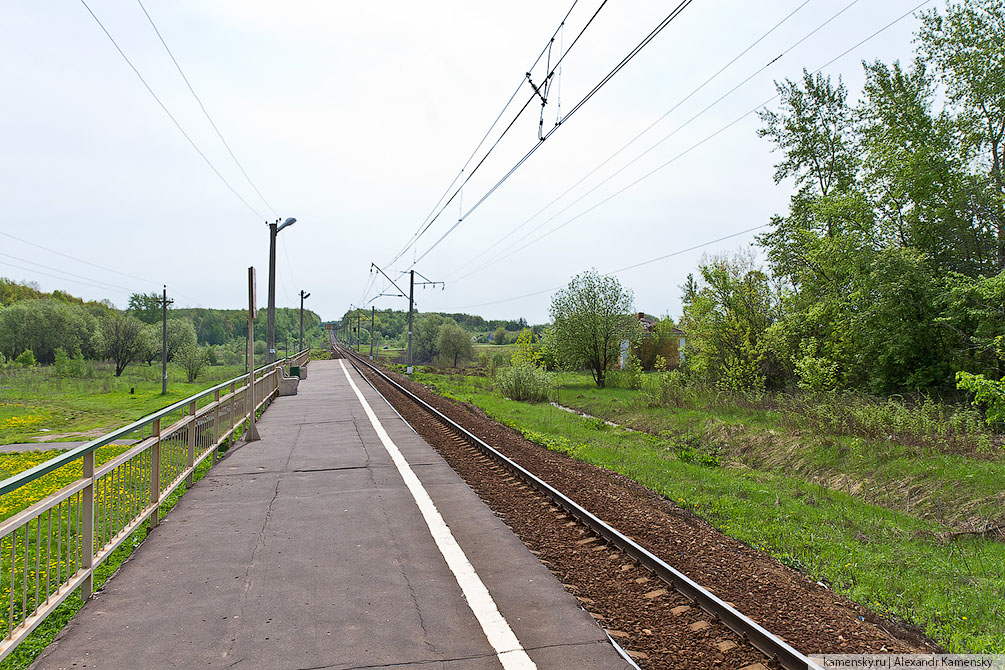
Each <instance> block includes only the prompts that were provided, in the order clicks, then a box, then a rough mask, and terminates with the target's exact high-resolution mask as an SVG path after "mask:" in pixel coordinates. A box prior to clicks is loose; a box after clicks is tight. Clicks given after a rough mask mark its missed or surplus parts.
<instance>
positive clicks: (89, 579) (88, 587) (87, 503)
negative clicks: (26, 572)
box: [26, 451, 94, 600]
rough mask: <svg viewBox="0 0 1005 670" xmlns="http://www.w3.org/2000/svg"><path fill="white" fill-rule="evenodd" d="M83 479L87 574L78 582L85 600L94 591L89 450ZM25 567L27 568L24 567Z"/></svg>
mask: <svg viewBox="0 0 1005 670" xmlns="http://www.w3.org/2000/svg"><path fill="white" fill-rule="evenodd" d="M83 468H84V479H90V482H89V483H88V484H87V487H86V488H85V489H84V490H83V491H82V492H81V493H82V495H81V498H80V504H81V506H82V507H83V509H82V510H81V518H82V521H83V524H84V527H83V529H82V531H83V532H82V536H81V539H80V548H81V552H80V553H81V554H82V557H83V565H82V566H81V567H83V568H84V570H87V576H86V577H85V578H84V581H83V582H82V583H81V584H80V598H81V600H87V599H88V598H90V597H91V594H92V593H94V573H93V572H92V570H91V567H92V566H93V565H94V452H93V451H89V452H87V453H86V454H84V464H83ZM26 569H27V568H26Z"/></svg>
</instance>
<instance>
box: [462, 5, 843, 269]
mask: <svg viewBox="0 0 1005 670" xmlns="http://www.w3.org/2000/svg"><path fill="white" fill-rule="evenodd" d="M855 1H856V2H857V1H858V0H855ZM810 2H812V0H804V1H803V2H802V3H801V4H800V5H799V6H798V7H796V8H795V9H793V10H792V11H791V12H789V13H788V14H787V15H786V16H785V17H784V18H782V19H781V20H780V21H778V23H776V24H775V25H774V26H772V27H771V29H769V30H768V31H767V32H765V33H764V34H762V35H761V36H760V37H758V38H757V39H756V40H754V41H753V42H751V43H750V45H748V46H747V48H746V49H744V50H743V51H741V52H740V53H738V54H737V55H736V56H734V57H733V58H732V59H731V60H730V61H729V62H728V63H726V64H725V65H723V66H722V67H721V68H719V70H718V71H717V72H716V73H715V74H713V75H712V76H710V77H708V78H707V79H706V80H705V81H703V82H702V83H701V84H700V85H699V86H698V87H697V88H695V89H694V90H692V91H691V92H690V93H688V94H687V95H686V96H684V97H683V98H681V99H680V100H679V101H677V103H675V104H674V106H673V107H671V108H670V109H668V110H667V111H666V112H664V113H663V114H662V115H661V116H660V117H659V118H658V119H656V120H655V121H653V122H652V123H650V124H649V125H648V126H646V127H645V128H644V129H643V130H642V131H641V132H639V133H638V134H636V135H635V136H634V137H633V138H632V139H630V140H628V142H626V143H625V144H623V145H622V146H621V148H620V149H618V150H617V151H615V152H614V153H612V154H611V155H610V156H608V157H607V158H606V159H604V160H603V161H602V162H601V163H600V164H599V165H597V166H596V167H595V168H593V169H592V170H590V171H589V172H588V173H587V174H585V175H584V176H583V177H581V178H580V179H579V180H578V181H576V183H574V184H573V185H572V186H570V187H568V188H567V189H565V190H564V191H562V193H560V194H559V195H558V196H557V197H555V198H554V199H553V200H552V201H551V202H549V203H548V204H547V205H545V206H544V207H542V208H541V209H539V210H538V211H536V212H535V213H534V214H532V215H531V216H529V217H528V218H527V219H526V220H524V221H523V223H521V224H520V225H519V226H517V227H516V228H514V229H512V230H510V231H509V232H508V233H506V234H505V235H503V236H502V237H501V238H499V239H498V240H496V241H495V242H493V243H492V244H490V245H489V246H488V247H486V248H485V249H484V250H482V251H481V252H479V253H478V254H475V255H474V256H472V257H471V258H469V259H468V260H467V261H465V262H464V263H463V264H461V265H460V266H458V267H457V268H456V269H455V270H454V273H456V272H459V271H460V270H462V269H463V268H465V267H467V266H468V265H470V264H471V263H473V262H474V261H476V260H478V259H479V258H481V257H482V256H484V255H485V254H487V253H488V252H490V251H491V250H492V249H494V248H495V247H497V246H499V245H500V244H502V243H503V242H504V241H505V240H507V239H509V238H510V237H511V236H513V235H514V234H516V233H517V232H518V231H520V230H521V229H522V228H523V227H524V226H526V225H527V224H528V223H530V222H531V221H533V220H534V219H536V218H537V217H538V216H540V215H541V214H543V213H544V212H545V211H547V209H548V208H549V207H551V206H552V205H554V204H555V203H556V202H558V201H559V200H561V199H562V198H564V197H565V196H566V195H568V194H569V193H571V192H572V191H573V190H574V189H575V188H577V187H578V186H579V185H580V184H582V183H583V182H585V181H586V180H587V179H589V178H590V177H592V176H593V175H595V174H596V173H597V172H598V171H599V170H600V169H602V168H603V167H604V166H606V165H607V164H608V163H610V162H611V161H612V160H614V158H616V157H617V156H618V155H620V154H621V153H622V152H623V151H625V150H626V149H627V148H628V147H630V146H631V145H633V144H635V142H637V141H638V140H639V139H641V138H642V137H643V136H644V135H645V134H646V133H648V132H649V131H650V130H652V129H653V128H655V127H656V126H657V125H658V124H659V123H660V122H662V121H663V120H664V119H666V118H667V117H668V116H670V114H672V113H673V112H675V111H676V110H677V109H678V108H679V107H680V106H681V105H683V104H684V103H685V102H687V101H688V100H690V99H691V98H692V97H694V96H695V95H696V94H697V93H698V92H700V91H701V90H702V89H704V88H705V87H706V86H708V85H709V84H710V83H712V82H713V81H714V80H715V79H717V78H718V77H719V75H721V74H722V73H723V72H725V71H726V70H727V69H729V68H730V67H731V66H732V65H733V64H734V63H736V62H737V61H738V60H740V59H741V58H743V56H745V55H746V54H747V53H748V52H750V50H751V49H753V48H754V47H756V46H757V45H758V44H760V43H761V42H762V41H764V40H765V39H766V38H767V37H768V36H769V35H771V33H773V32H775V31H776V30H777V29H778V28H780V27H781V26H782V25H783V24H784V23H786V22H787V21H788V20H789V19H791V18H792V17H793V16H795V14H796V13H797V12H799V10H801V9H802V8H803V7H805V6H806V5H808V4H809V3H810ZM852 4H854V3H852ZM849 7H850V5H849ZM845 9H847V7H846V8H845ZM841 11H842V12H843V11H844V10H841ZM839 13H840V12H839ZM836 16H837V15H835V17H836ZM835 17H831V19H828V22H829V21H830V20H833V18H835ZM824 25H826V23H825V24H824ZM822 27H823V25H821V26H820V27H818V28H817V30H820V28H822ZM817 30H814V31H813V33H815V32H817ZM813 33H810V35H812V34H813ZM810 35H807V37H804V38H803V40H805V39H807V38H808V37H809V36H810ZM803 40H800V42H802V41H803ZM797 45H798V43H797ZM797 45H793V46H792V47H790V49H789V50H791V49H792V48H795V46H797ZM783 55H784V52H783ZM780 57H781V56H778V57H777V58H775V59H774V60H775V61H777V60H778V58H780ZM772 62H774V61H772ZM765 67H767V66H765ZM761 69H762V70H763V69H764V68H761ZM760 71H761V70H758V72H760ZM751 76H753V75H751ZM744 83H746V82H744ZM734 90H735V89H734ZM678 130H679V129H678ZM675 132H676V131H675ZM665 139H666V138H664V140H665ZM662 141H663V140H660V142H662ZM658 144H659V143H657V145H658ZM657 145H654V146H653V147H652V148H655V146H657ZM650 150H651V149H650ZM647 153H648V151H647ZM642 155H645V154H642ZM638 158H641V155H640V156H639V157H638ZM638 158H636V159H635V160H638ZM633 162H634V161H633ZM628 165H631V163H628V164H626V165H625V166H624V167H628ZM624 167H622V168H621V169H622V170H623V169H624ZM619 172H620V170H619ZM616 174H617V173H615V175H616ZM613 176H614V175H611V177H613ZM611 177H608V179H610V178H611ZM606 181H607V180H605V181H604V182H601V183H600V184H598V185H597V186H600V185H602V184H603V183H605V182H606ZM595 188H596V187H594V189H591V191H588V192H587V193H585V194H583V196H581V197H580V198H578V199H577V200H575V201H573V202H572V203H570V204H569V205H568V206H566V207H564V208H563V209H562V210H560V211H558V212H556V213H555V214H554V215H553V216H551V217H549V218H548V219H547V220H546V221H544V222H542V224H541V225H544V224H546V223H548V222H549V221H552V220H553V219H555V218H556V217H558V216H560V215H561V214H562V213H563V212H565V211H567V210H568V209H569V208H570V207H572V206H573V205H575V204H576V203H577V202H579V201H580V200H582V198H583V197H586V195H589V193H591V192H592V190H595ZM536 229H537V228H534V229H532V231H531V232H533V230H536ZM523 239H526V235H525V236H524V237H521V238H520V239H519V240H517V242H516V243H519V242H520V240H523ZM511 248H512V246H510V247H507V248H506V249H504V250H503V251H504V252H505V251H508V250H509V249H511ZM489 262H490V263H491V262H492V261H489ZM451 274H453V273H451ZM469 274H473V273H469ZM467 276H469V275H464V277H467ZM464 277H461V279H463V278H464Z"/></svg>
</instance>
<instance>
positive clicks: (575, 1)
mask: <svg viewBox="0 0 1005 670" xmlns="http://www.w3.org/2000/svg"><path fill="white" fill-rule="evenodd" d="M578 3H579V0H573V3H572V6H571V7H569V11H567V12H566V13H565V17H564V18H563V19H562V21H561V23H559V24H558V28H556V29H555V32H554V33H553V34H552V36H551V39H550V40H549V41H548V44H547V45H545V47H544V48H543V49H541V52H540V53H539V54H538V55H537V58H535V59H534V63H533V64H532V65H531V66H530V67H529V68H528V72H530V71H533V70H534V68H535V67H537V64H538V63H539V62H540V61H541V58H542V57H543V56H544V54H545V53H546V52H547V51H548V50H549V48H550V46H551V44H552V43H553V42H554V41H555V36H556V35H558V33H559V31H560V30H562V28H563V27H564V26H565V22H566V21H568V20H569V16H570V15H571V14H572V10H574V9H575V8H576V5H577V4H578ZM601 6H603V5H601ZM598 11H599V10H598ZM525 82H526V79H525V78H524V77H520V82H519V83H518V84H517V87H516V89H515V90H514V91H513V94H512V95H510V97H509V100H507V101H506V104H505V105H503V108H502V109H501V110H499V114H498V115H496V118H495V120H494V121H492V125H490V126H489V128H488V130H486V131H485V135H483V136H482V139H481V141H479V142H478V145H477V146H476V147H475V148H474V151H472V152H471V155H470V156H468V159H467V160H466V161H465V162H464V165H463V166H462V167H461V169H460V171H459V172H458V173H457V175H456V176H455V177H454V178H453V180H452V181H451V182H450V184H449V185H448V186H447V188H446V190H445V191H444V192H443V195H441V196H440V197H439V199H438V200H437V201H436V204H435V205H433V208H432V209H431V210H430V211H429V214H427V215H426V218H425V219H423V221H422V223H421V224H419V227H418V228H417V229H416V231H415V232H414V233H412V237H411V238H409V240H408V242H406V243H405V246H404V248H402V250H401V251H399V252H398V254H397V255H396V256H395V257H394V258H393V259H391V261H390V262H389V263H387V265H388V266H390V265H393V264H394V263H395V262H396V261H397V260H398V259H399V258H401V256H402V255H403V254H404V253H405V252H406V251H408V249H409V248H410V247H411V245H412V243H413V242H415V241H417V240H418V236H420V235H421V232H424V230H425V228H424V227H425V226H426V224H427V222H429V219H430V217H431V216H433V212H435V211H436V209H437V208H438V207H439V206H440V203H442V202H443V199H444V198H445V197H447V194H448V193H450V189H452V188H453V187H454V185H455V184H456V183H457V180H458V179H460V178H461V177H462V176H463V175H464V172H465V170H467V168H468V166H469V165H470V164H471V161H472V160H473V159H474V157H475V154H477V153H478V150H479V149H481V148H482V145H483V144H485V140H487V139H488V137H489V135H490V134H491V133H492V130H493V129H494V128H495V127H496V125H497V124H498V123H499V119H501V118H502V116H503V114H505V113H506V110H507V109H509V106H510V105H511V104H513V100H514V99H515V98H516V96H517V94H518V93H519V92H520V90H521V89H522V88H523V86H524V83H525ZM533 99H534V96H531V97H530V99H529V100H528V101H527V103H525V104H524V109H525V108H526V106H527V105H528V104H530V101H531V100H533ZM520 113H521V114H522V113H523V109H521V110H520ZM518 116H519V115H518ZM512 125H513V123H512V122H510V126H512ZM507 130H508V128H507ZM503 135H505V132H504V133H503ZM500 139H502V137H501V136H500ZM496 144H498V140H497V141H496ZM489 153H491V151H490V152H489ZM487 155H488V154H486V156H487Z"/></svg>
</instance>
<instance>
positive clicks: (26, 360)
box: [14, 349, 38, 368]
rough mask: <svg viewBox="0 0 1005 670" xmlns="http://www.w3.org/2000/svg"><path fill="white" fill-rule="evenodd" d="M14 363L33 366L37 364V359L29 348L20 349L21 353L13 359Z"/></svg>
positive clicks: (23, 366) (25, 366) (26, 366)
mask: <svg viewBox="0 0 1005 670" xmlns="http://www.w3.org/2000/svg"><path fill="white" fill-rule="evenodd" d="M14 363H16V364H17V365H20V366H21V367H22V368H33V367H35V366H36V365H38V361H36V360H35V354H34V353H33V352H32V350H31V349H25V350H24V351H22V352H21V355H20V356H18V357H17V358H15V359H14Z"/></svg>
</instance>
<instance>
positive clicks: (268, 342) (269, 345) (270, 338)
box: [265, 216, 297, 363]
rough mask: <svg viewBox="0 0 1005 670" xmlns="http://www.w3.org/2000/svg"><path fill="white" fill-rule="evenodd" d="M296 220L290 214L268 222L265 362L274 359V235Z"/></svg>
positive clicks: (273, 360) (271, 361)
mask: <svg viewBox="0 0 1005 670" xmlns="http://www.w3.org/2000/svg"><path fill="white" fill-rule="evenodd" d="M296 222H297V220H296V219H295V218H293V217H292V216H291V217H290V218H288V219H286V220H285V221H283V222H282V223H279V219H276V221H275V222H274V223H269V224H268V226H269V314H268V320H267V322H266V325H265V362H266V363H273V362H275V360H276V235H278V234H279V231H280V230H282V229H283V228H285V227H286V226H292V225H293V224H294V223H296Z"/></svg>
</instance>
